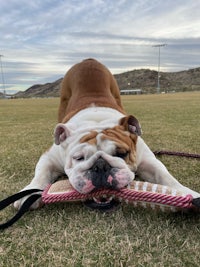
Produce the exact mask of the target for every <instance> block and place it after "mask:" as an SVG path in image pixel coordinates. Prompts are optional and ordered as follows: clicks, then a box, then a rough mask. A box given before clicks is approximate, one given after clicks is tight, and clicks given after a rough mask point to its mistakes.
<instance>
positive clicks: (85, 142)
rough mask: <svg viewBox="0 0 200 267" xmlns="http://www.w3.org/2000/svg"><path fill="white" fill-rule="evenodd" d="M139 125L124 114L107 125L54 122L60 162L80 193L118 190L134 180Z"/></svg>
mask: <svg viewBox="0 0 200 267" xmlns="http://www.w3.org/2000/svg"><path fill="white" fill-rule="evenodd" d="M138 135H141V128H140V124H139V122H138V121H137V119H136V118H135V117H133V116H126V117H123V118H121V119H120V120H119V121H118V124H117V125H115V126H113V127H111V128H109V127H105V126H104V127H102V126H101V127H99V128H98V127H96V128H94V127H87V126H85V127H84V128H83V129H81V130H80V129H78V126H77V125H76V126H74V125H69V124H58V125H57V127H56V129H55V144H56V145H60V149H61V153H62V157H63V159H62V160H63V165H64V166H65V172H66V174H67V175H68V177H69V180H70V183H71V184H72V185H73V187H74V188H75V189H76V190H77V191H79V192H80V193H83V194H87V193H89V192H91V191H92V190H94V189H100V188H110V189H121V188H124V187H126V186H127V185H129V184H130V182H131V181H132V180H133V179H134V172H135V170H136V142H137V136H138Z"/></svg>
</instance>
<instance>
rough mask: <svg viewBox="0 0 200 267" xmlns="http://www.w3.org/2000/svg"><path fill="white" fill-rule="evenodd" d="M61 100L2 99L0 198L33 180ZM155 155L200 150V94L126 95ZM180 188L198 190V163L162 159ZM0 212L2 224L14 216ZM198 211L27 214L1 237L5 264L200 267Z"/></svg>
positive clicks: (57, 209)
mask: <svg viewBox="0 0 200 267" xmlns="http://www.w3.org/2000/svg"><path fill="white" fill-rule="evenodd" d="M58 103H59V100H58V99H26V100H21V99H19V100H0V199H3V198H5V197H7V196H8V195H10V194H13V193H15V192H17V191H19V190H20V189H22V188H23V187H24V186H25V185H27V183H29V181H30V179H32V177H33V173H34V168H35V164H36V163H37V161H38V158H39V157H40V155H41V154H42V153H43V152H44V151H45V150H46V149H48V147H49V146H50V145H51V144H52V142H53V130H54V127H55V125H56V119H57V108H58ZM123 103H124V106H125V108H126V110H127V112H128V113H130V114H134V115H135V116H136V117H137V118H138V119H139V120H140V123H141V125H142V128H143V138H144V140H145V141H146V143H147V144H148V145H149V146H150V148H151V149H152V150H160V149H167V150H174V151H184V152H191V153H200V152H199V150H200V137H199V134H200V93H199V92H198V93H179V94H168V95H140V96H124V97H123ZM161 160H162V161H163V162H164V164H165V165H166V166H167V167H168V169H169V170H170V172H171V173H172V174H173V175H174V176H175V177H176V178H177V179H178V180H179V181H181V182H182V183H183V184H184V185H186V186H189V187H191V188H192V189H194V190H196V191H200V176H199V173H200V164H199V161H198V160H195V159H186V158H178V157H169V156H163V157H162V158H161ZM14 212H15V211H14V209H13V207H9V208H7V209H6V210H5V211H1V213H0V221H5V220H6V219H8V218H10V217H11V216H13V214H14ZM199 245H200V214H191V213H189V214H181V213H178V214H173V213H161V212H155V211H152V210H149V209H148V210H146V209H142V208H133V206H131V205H126V204H122V205H121V206H120V207H119V209H117V210H116V211H114V212H112V213H109V214H104V213H99V212H95V211H90V210H88V209H86V208H85V207H84V206H82V204H81V203H76V204H72V203H71V204H69V203H60V204H52V205H49V206H46V207H44V208H42V209H40V210H37V211H33V212H29V213H27V214H25V216H24V217H22V218H21V219H20V220H19V221H18V222H17V223H16V224H14V225H13V226H12V227H10V228H9V229H6V230H5V231H2V232H0V266H2V267H13V266H15V267H18V266H20V267H31V266H33V267H37V266H38V267H39V266H40V267H43V266H44V267H52V266H56V267H63V266H69V267H81V266H84V267H90V266H94V267H111V266H115V267H118V266H119V267H125V266H126V267H135V266H138V267H139V266H141V267H144V266H147V267H151V266H152V267H158V266H160V267H165V266H166V267H167V266H169V267H172V266H177V267H182V266H187V267H190V266H191V267H198V266H199V265H200V248H199Z"/></svg>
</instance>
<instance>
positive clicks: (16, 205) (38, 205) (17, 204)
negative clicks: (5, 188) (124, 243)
mask: <svg viewBox="0 0 200 267" xmlns="http://www.w3.org/2000/svg"><path fill="white" fill-rule="evenodd" d="M27 189H33V188H32V187H31V186H29V185H28V186H26V187H25V188H24V189H23V190H22V191H24V190H27ZM22 191H21V192H22ZM34 194H35V193H32V194H30V195H28V196H25V197H22V198H21V199H19V200H17V201H15V202H14V208H15V209H17V210H19V209H20V208H21V206H22V205H23V204H24V202H25V201H26V200H27V199H28V198H29V197H30V196H31V195H34ZM36 194H37V195H42V192H37V193H36ZM43 205H44V203H43V202H42V197H39V198H38V199H37V200H36V201H35V202H34V203H33V204H32V205H31V206H30V208H29V209H30V210H35V209H38V208H41V207H42V206H43Z"/></svg>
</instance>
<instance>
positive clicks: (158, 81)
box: [153, 44, 167, 94]
mask: <svg viewBox="0 0 200 267" xmlns="http://www.w3.org/2000/svg"><path fill="white" fill-rule="evenodd" d="M163 46H167V44H158V45H153V47H157V48H158V79H157V93H158V94H159V93H160V48H161V47H163Z"/></svg>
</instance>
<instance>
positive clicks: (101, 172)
mask: <svg viewBox="0 0 200 267" xmlns="http://www.w3.org/2000/svg"><path fill="white" fill-rule="evenodd" d="M110 170H111V166H110V165H109V164H108V163H107V162H106V161H105V160H104V159H103V158H101V157H100V158H99V159H98V160H97V161H96V162H95V163H94V165H93V166H92V168H91V172H92V183H93V185H94V186H95V187H96V188H101V187H110V184H109V183H108V182H107V180H108V177H109V175H110Z"/></svg>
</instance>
